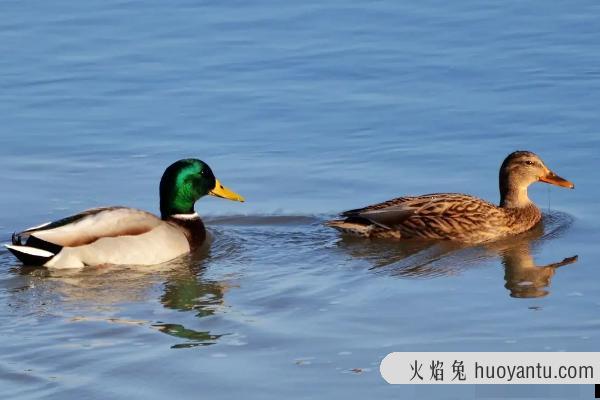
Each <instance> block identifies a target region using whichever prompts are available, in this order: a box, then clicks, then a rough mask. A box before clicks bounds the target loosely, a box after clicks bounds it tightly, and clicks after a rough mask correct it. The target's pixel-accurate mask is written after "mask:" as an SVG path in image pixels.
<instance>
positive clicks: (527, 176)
mask: <svg viewBox="0 0 600 400" xmlns="http://www.w3.org/2000/svg"><path fill="white" fill-rule="evenodd" d="M535 182H545V183H549V184H551V185H556V186H561V187H566V188H569V189H574V188H575V185H574V184H573V183H572V182H570V181H568V180H566V179H564V178H561V177H560V176H558V175H556V174H555V173H554V172H553V171H552V170H551V169H550V168H548V167H547V166H546V164H545V163H544V161H542V159H541V158H540V157H539V156H538V155H537V154H535V153H532V152H530V151H515V152H514V153H511V154H509V155H508V157H506V158H505V159H504V162H503V163H502V166H501V167H500V196H501V200H500V203H501V205H508V206H512V205H514V206H519V205H522V204H519V203H523V202H525V201H526V202H529V199H528V198H527V187H529V185H531V184H532V183H535ZM507 203H514V204H507Z"/></svg>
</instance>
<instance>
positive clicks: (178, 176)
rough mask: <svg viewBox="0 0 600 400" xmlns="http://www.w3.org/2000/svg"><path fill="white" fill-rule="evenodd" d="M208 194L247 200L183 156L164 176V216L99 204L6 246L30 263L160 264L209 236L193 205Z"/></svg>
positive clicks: (19, 236) (62, 265)
mask: <svg viewBox="0 0 600 400" xmlns="http://www.w3.org/2000/svg"><path fill="white" fill-rule="evenodd" d="M207 194H209V195H212V196H216V197H222V198H225V199H230V200H235V201H242V202H243V201H244V198H243V197H242V196H240V195H239V194H237V193H234V192H233V191H231V190H229V189H227V188H225V187H224V186H223V185H221V183H220V182H219V180H218V179H216V178H215V176H214V174H213V172H212V170H211V169H210V167H209V166H208V165H207V164H205V163H204V162H202V161H200V160H196V159H186V160H179V161H177V162H175V163H173V164H171V165H170V166H169V167H168V168H167V169H166V170H165V172H164V174H163V176H162V179H161V180H160V213H161V218H158V217H157V216H155V215H154V214H151V213H149V212H146V211H142V210H136V209H134V208H127V207H103V208H96V209H92V210H87V211H84V212H82V213H79V214H76V215H72V216H70V217H67V218H64V219H61V220H59V221H56V222H49V223H46V224H43V225H40V226H37V227H33V228H29V229H26V230H24V231H23V232H19V233H15V234H13V237H12V245H6V247H7V248H8V249H9V250H10V251H11V252H12V253H13V254H14V255H15V256H16V257H17V258H18V259H19V260H21V261H22V262H23V263H25V264H27V265H43V266H47V267H55V268H77V267H83V266H86V265H102V264H133V265H151V264H160V263H163V262H165V261H169V260H172V259H174V258H176V257H178V256H180V255H182V254H185V253H188V252H190V251H191V250H194V249H196V248H198V247H199V246H200V245H202V243H203V242H204V241H205V239H206V230H205V229H204V224H203V223H202V220H201V219H200V217H199V216H198V214H196V213H195V212H194V204H195V203H196V201H197V200H198V199H199V198H200V197H202V196H205V195H207ZM25 239H26V241H25V243H23V240H25Z"/></svg>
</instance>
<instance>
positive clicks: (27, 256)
mask: <svg viewBox="0 0 600 400" xmlns="http://www.w3.org/2000/svg"><path fill="white" fill-rule="evenodd" d="M4 246H6V248H7V249H8V251H10V252H11V253H13V254H14V256H15V257H17V258H18V259H19V260H20V261H21V262H22V263H23V264H25V265H32V266H40V265H44V264H46V263H47V262H48V261H50V260H51V259H52V257H54V256H55V254H54V253H51V252H49V251H46V250H42V249H37V248H35V247H30V246H19V245H11V244H5V245H4Z"/></svg>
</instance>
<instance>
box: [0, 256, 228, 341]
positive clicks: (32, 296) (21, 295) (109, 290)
mask: <svg viewBox="0 0 600 400" xmlns="http://www.w3.org/2000/svg"><path fill="white" fill-rule="evenodd" d="M208 258H210V255H209V254H208V250H207V249H203V250H201V251H199V252H198V253H197V254H194V255H189V256H185V257H181V258H179V259H177V260H174V261H173V262H170V263H168V264H163V265H159V266H155V267H147V266H144V267H125V266H105V267H93V268H85V269H83V270H49V269H45V268H31V267H16V268H14V269H13V271H14V272H16V275H15V279H16V280H17V281H18V282H15V285H14V286H13V290H12V298H11V300H10V302H11V304H12V305H13V306H21V307H30V308H35V310H32V311H34V312H35V313H37V314H41V313H45V312H47V311H48V310H47V305H49V304H53V303H56V302H59V301H60V302H62V303H63V304H64V305H62V306H61V307H60V308H61V309H64V310H69V309H72V310H71V311H72V312H74V313H78V314H81V313H82V312H83V313H85V316H76V317H69V321H71V322H82V321H88V322H89V321H95V322H98V321H103V322H108V323H119V324H135V325H146V326H151V327H153V328H154V329H156V330H158V331H160V332H163V333H165V334H168V335H171V336H174V337H177V338H181V339H185V342H184V343H179V344H176V345H174V346H172V347H173V348H181V347H194V346H206V345H210V344H214V343H216V341H217V340H218V339H219V338H220V337H221V336H223V334H214V333H211V332H209V331H198V330H194V329H190V328H189V327H186V326H184V325H182V324H180V323H171V322H165V321H146V320H131V319H123V318H115V317H113V316H109V317H103V316H102V317H98V316H94V315H93V314H96V315H98V314H101V315H102V314H106V313H107V312H112V311H114V310H115V309H116V310H118V309H120V307H119V306H120V305H123V304H125V303H132V302H147V301H149V300H152V299H155V298H156V297H155V296H154V295H153V290H156V288H158V287H161V286H162V287H163V288H164V290H163V291H162V294H161V295H160V296H159V299H160V302H161V303H162V305H163V306H164V307H165V308H167V309H172V310H177V311H191V310H194V311H195V313H196V316H197V317H200V318H201V317H205V316H208V315H213V314H214V313H215V311H216V310H217V309H218V307H220V306H222V305H223V295H224V293H225V291H226V290H227V288H228V286H227V285H226V284H224V283H221V282H218V281H214V280H208V279H206V278H204V268H205V262H206V260H207V259H208ZM53 309H54V310H56V307H54V308H53ZM82 309H83V310H82ZM90 314H92V315H90Z"/></svg>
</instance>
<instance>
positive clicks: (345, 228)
mask: <svg viewBox="0 0 600 400" xmlns="http://www.w3.org/2000/svg"><path fill="white" fill-rule="evenodd" d="M325 225H327V226H330V227H332V228H335V229H337V230H338V231H340V232H342V233H344V234H347V235H352V236H360V237H369V236H370V235H371V231H372V230H373V227H374V225H370V224H365V223H360V222H354V221H351V220H350V221H349V220H342V219H334V220H331V221H327V222H325Z"/></svg>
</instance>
